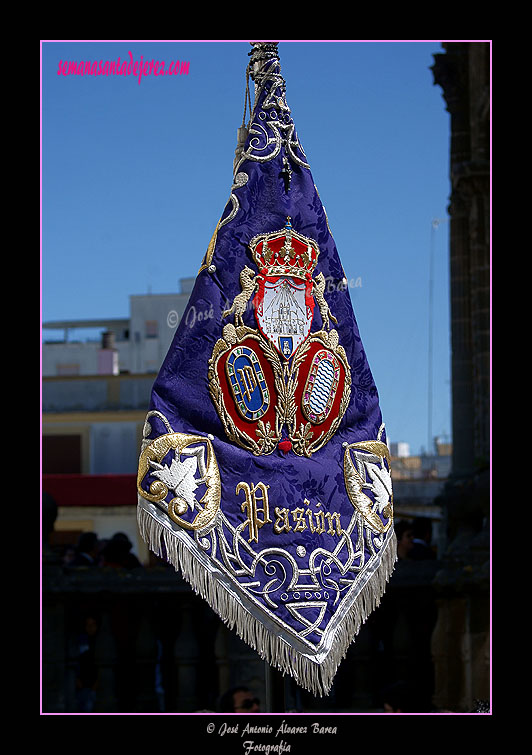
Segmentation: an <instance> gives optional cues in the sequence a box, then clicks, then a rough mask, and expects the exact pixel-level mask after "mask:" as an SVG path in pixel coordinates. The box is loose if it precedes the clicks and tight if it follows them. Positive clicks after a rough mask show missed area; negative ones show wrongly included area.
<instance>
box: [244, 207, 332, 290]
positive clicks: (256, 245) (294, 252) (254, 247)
mask: <svg viewBox="0 0 532 755" xmlns="http://www.w3.org/2000/svg"><path fill="white" fill-rule="evenodd" d="M249 248H250V249H251V253H252V255H253V259H254V261H255V264H256V265H257V267H258V268H259V270H260V271H262V272H264V273H265V274H266V275H268V276H275V275H291V276H292V277H294V278H302V279H303V280H305V279H306V278H307V277H308V276H309V275H312V273H313V271H314V268H315V267H316V265H317V262H318V256H319V253H320V250H319V248H318V245H317V244H316V242H315V241H314V240H313V239H308V238H307V237H306V236H302V235H301V234H300V233H298V232H297V231H294V229H293V228H292V223H291V222H290V217H288V218H287V219H286V225H285V227H284V228H282V229H281V230H280V231H274V232H273V233H261V234H260V235H259V236H255V237H254V238H253V239H251V241H250V242H249Z"/></svg>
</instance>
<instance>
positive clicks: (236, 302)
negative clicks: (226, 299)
mask: <svg viewBox="0 0 532 755" xmlns="http://www.w3.org/2000/svg"><path fill="white" fill-rule="evenodd" d="M240 288H241V289H242V291H241V293H239V294H237V295H236V296H235V298H234V299H233V303H232V304H231V306H230V307H229V309H226V310H225V312H223V313H222V319H224V318H225V317H229V315H232V314H234V316H235V327H238V326H239V325H241V326H242V325H244V322H243V320H242V315H243V314H244V312H245V311H246V309H247V306H248V302H249V300H250V298H251V295H252V294H253V293H255V291H256V290H257V280H256V278H255V273H254V272H253V270H251V269H250V268H249V267H247V266H246V267H245V268H244V269H243V270H242V271H241V273H240Z"/></svg>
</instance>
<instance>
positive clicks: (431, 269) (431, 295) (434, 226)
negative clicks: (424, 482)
mask: <svg viewBox="0 0 532 755" xmlns="http://www.w3.org/2000/svg"><path fill="white" fill-rule="evenodd" d="M445 222H447V221H446V219H442V218H433V219H432V222H431V224H430V250H429V339H428V340H429V342H428V402H427V403H428V409H427V414H428V420H427V455H430V454H431V449H432V446H433V437H432V393H433V375H432V373H433V324H434V313H433V310H434V238H435V235H436V230H437V228H438V226H439V225H440V223H445Z"/></svg>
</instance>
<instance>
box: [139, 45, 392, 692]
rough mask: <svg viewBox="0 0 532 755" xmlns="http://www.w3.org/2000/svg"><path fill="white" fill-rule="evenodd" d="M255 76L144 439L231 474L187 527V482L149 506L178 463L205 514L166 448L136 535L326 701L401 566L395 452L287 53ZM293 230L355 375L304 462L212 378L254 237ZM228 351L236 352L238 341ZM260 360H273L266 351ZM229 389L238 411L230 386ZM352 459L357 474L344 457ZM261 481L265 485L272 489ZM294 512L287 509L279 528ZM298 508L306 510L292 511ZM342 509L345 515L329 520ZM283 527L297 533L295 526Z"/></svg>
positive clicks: (254, 326)
mask: <svg viewBox="0 0 532 755" xmlns="http://www.w3.org/2000/svg"><path fill="white" fill-rule="evenodd" d="M249 71H250V73H251V76H252V79H253V80H254V84H255V89H256V99H255V104H254V108H253V114H252V117H251V119H250V124H249V127H248V136H247V139H246V142H245V144H243V145H242V148H241V150H240V154H239V155H238V157H237V160H236V165H235V172H234V183H233V186H232V187H231V196H230V198H229V200H228V202H227V205H226V207H225V209H224V211H223V213H222V216H221V218H220V223H219V225H218V228H217V232H216V235H215V239H214V241H215V243H214V245H213V247H212V248H211V249H210V250H209V252H208V253H207V255H206V257H205V259H204V261H203V264H202V265H201V270H200V272H199V274H198V276H197V279H196V283H195V286H194V288H193V291H192V293H191V296H190V300H189V304H188V307H187V310H186V312H185V314H184V316H183V317H182V319H181V322H180V325H179V327H178V328H177V331H176V333H175V337H174V339H173V342H172V345H171V347H170V349H169V351H168V354H167V356H166V359H165V360H164V363H163V365H162V367H161V369H160V372H159V374H158V376H157V379H156V381H155V383H154V386H153V391H152V396H151V403H150V407H149V412H148V417H147V422H146V426H145V438H144V442H143V454H145V455H146V453H148V456H149V453H150V452H149V449H150V444H151V443H153V441H155V440H156V439H157V438H160V437H162V436H168V437H169V436H171V435H172V434H180V435H182V436H189V435H190V436H194V437H205V438H209V439H210V442H211V443H212V446H211V448H212V452H213V454H214V458H215V462H216V465H217V469H218V472H219V480H220V492H219V509H218V510H217V513H216V515H215V516H214V518H213V519H211V520H210V521H209V523H208V524H207V525H206V526H205V527H203V528H201V529H200V530H198V529H187V528H186V527H181V526H179V524H177V523H176V521H181V520H180V518H179V517H177V520H176V519H175V518H174V519H173V520H170V519H169V518H168V516H167V511H168V506H169V505H170V502H171V501H172V500H173V499H174V500H175V498H176V496H175V493H176V491H178V492H179V487H178V485H179V483H177V484H175V487H174V488H173V492H172V489H171V488H170V487H169V488H168V492H167V495H166V496H165V497H164V499H162V500H159V501H154V500H153V495H152V499H149V492H150V490H152V491H158V490H159V489H160V486H159V488H157V485H155V487H150V486H152V485H153V483H154V482H157V480H158V481H159V482H160V481H161V480H162V479H163V477H164V475H163V472H164V470H165V469H168V470H169V469H170V468H171V467H172V462H173V461H174V460H175V467H174V471H175V470H177V472H180V473H181V477H182V478H183V479H185V478H186V475H187V474H188V473H190V475H192V473H193V471H194V473H195V477H194V480H195V482H194V483H191V484H192V488H193V490H192V493H190V492H189V494H190V495H192V499H191V500H192V501H193V503H194V504H195V505H196V502H200V505H196V509H195V510H201V496H202V494H203V492H204V491H205V489H206V486H207V487H208V485H209V483H208V482H207V483H205V482H204V481H202V478H201V474H200V471H198V470H200V469H201V467H198V466H197V465H195V462H191V465H189V467H186V465H185V462H186V459H187V458H188V460H189V461H190V460H191V459H193V458H199V457H193V456H192V455H191V453H192V451H193V449H194V444H193V443H192V444H191V445H189V446H188V450H187V451H186V453H185V455H183V454H181V455H179V454H178V452H176V450H175V447H174V446H171V445H170V447H169V449H168V451H167V452H166V453H165V455H164V456H160V454H159V456H157V457H156V456H155V455H154V454H152V458H151V461H150V460H148V461H147V462H145V464H144V465H143V466H142V465H141V466H140V467H139V494H140V495H139V525H140V527H141V531H142V533H143V535H144V537H145V538H146V539H147V541H148V542H149V544H150V547H152V548H153V549H154V550H156V551H157V552H160V547H159V546H161V547H162V546H163V545H164V548H165V550H166V551H167V552H168V553H172V552H173V553H174V557H173V558H170V560H172V562H173V563H174V565H175V566H176V568H181V569H182V570H183V573H184V574H185V576H186V577H187V578H188V579H189V580H190V581H191V583H192V585H193V587H194V588H195V589H196V590H197V591H198V592H200V593H201V594H202V595H203V596H204V597H205V598H206V599H207V600H208V601H209V603H210V604H211V606H212V607H213V608H214V610H216V611H217V612H218V613H219V614H220V615H221V617H222V618H223V619H224V621H226V622H227V623H228V624H229V625H230V626H233V627H235V629H236V630H237V631H238V632H239V634H240V635H241V636H243V637H244V639H246V640H247V641H248V642H249V643H250V644H251V645H252V646H253V647H255V648H256V649H257V652H258V653H259V654H260V655H261V656H262V657H265V658H266V659H267V660H269V661H270V662H271V663H272V664H274V665H276V666H278V667H279V668H281V669H282V670H283V671H286V672H289V673H291V674H292V675H293V676H294V678H296V680H297V681H298V683H300V684H301V685H302V686H305V687H307V688H309V689H311V690H313V691H314V692H315V693H319V694H322V693H324V692H325V693H327V692H328V690H329V689H330V686H331V684H332V679H333V677H334V673H335V672H336V668H337V666H338V663H339V662H340V660H341V658H342V657H343V655H344V654H345V651H346V648H347V646H348V644H349V643H350V642H351V641H352V639H353V636H354V635H355V634H356V632H357V631H358V628H359V626H360V624H361V622H362V621H364V620H365V618H367V615H368V614H369V612H370V611H371V610H372V609H373V608H374V607H375V606H376V605H377V604H378V601H379V599H380V596H381V595H382V592H383V591H384V588H385V583H386V581H387V579H388V578H389V576H390V573H391V570H392V569H393V563H394V561H395V539H394V535H393V526H391V525H392V495H391V483H390V480H389V477H390V475H389V456H386V453H385V449H384V446H385V443H386V437H385V431H384V427H383V422H382V417H381V412H380V408H379V399H378V394H377V389H376V386H375V383H374V380H373V377H372V374H371V371H370V367H369V365H368V361H367V358H366V354H365V352H364V348H363V345H362V341H361V338H360V334H359V330H358V326H357V323H356V319H355V316H354V313H353V309H352V305H351V301H350V296H349V291H348V287H347V281H346V279H345V273H344V270H343V268H342V264H341V262H340V258H339V255H338V252H337V249H336V246H335V243H334V240H333V237H332V235H331V233H330V230H329V227H328V223H327V218H326V214H325V211H324V208H323V206H322V203H321V201H320V198H319V196H318V193H317V191H316V188H315V185H314V181H313V178H312V174H311V171H310V168H309V164H308V160H307V156H306V155H305V153H304V152H303V149H302V147H301V143H300V141H299V139H298V136H297V133H296V130H295V125H294V123H293V120H292V116H291V113H290V110H289V108H288V105H287V102H286V92H285V82H284V79H283V78H282V76H281V70H280V63H279V58H278V55H277V51H276V47H275V46H271V45H270V46H268V45H262V46H261V45H255V47H254V48H253V55H252V57H251V62H250V68H249ZM287 218H289V219H290V220H289V223H291V228H292V229H293V230H294V232H296V233H297V234H300V236H301V237H304V238H307V239H311V240H313V241H314V242H315V243H316V244H317V247H318V248H319V257H318V261H317V264H316V267H315V270H314V271H313V275H314V277H316V276H317V275H319V274H323V278H324V279H325V282H326V286H325V289H324V296H325V300H326V304H327V305H328V308H329V312H330V314H331V315H332V316H333V317H334V318H335V320H336V322H331V323H325V322H324V320H323V314H322V311H321V310H320V307H319V306H317V305H316V306H314V311H313V318H312V322H311V325H310V334H309V336H308V338H307V340H308V339H309V338H312V336H313V335H314V334H316V333H319V332H321V333H325V336H324V339H325V340H324V349H325V350H326V349H327V348H329V347H328V346H327V344H328V341H327V338H328V337H329V336H328V335H327V334H328V333H330V331H331V330H334V331H336V333H337V339H336V341H337V343H338V344H339V346H340V347H343V349H344V351H345V358H346V361H347V363H348V365H349V368H350V373H349V380H350V386H347V388H346V390H348V389H349V388H350V395H349V400H348V403H347V405H346V408H345V410H344V412H343V416H342V417H341V420H340V422H339V424H338V426H337V428H336V430H335V432H334V433H333V434H332V436H331V437H330V439H329V440H328V441H327V442H326V443H325V445H323V446H322V447H320V448H319V449H317V450H315V451H314V452H312V453H311V454H309V455H308V456H307V455H305V454H301V453H300V454H298V453H296V452H295V451H294V445H293V444H290V443H288V450H281V448H285V449H286V443H285V445H282V444H281V446H279V442H280V441H279V442H278V443H277V444H276V446H275V448H274V449H273V450H271V451H270V452H268V453H261V454H257V453H253V452H251V451H250V450H249V449H248V448H246V447H244V446H243V445H242V444H240V443H239V442H237V441H235V440H234V439H230V438H229V437H228V433H227V426H226V424H225V423H224V420H223V417H221V416H220V411H219V410H218V409H217V407H216V406H215V402H214V401H213V394H212V385H211V382H212V380H213V372H212V370H211V372H209V363H210V360H212V358H213V353H214V352H215V350H216V348H218V347H217V344H218V343H219V342H220V339H222V338H223V334H224V327H225V326H227V325H228V324H232V323H233V322H234V326H235V328H234V329H233V330H231V332H232V333H233V338H234V333H235V332H236V331H237V329H238V323H237V321H236V320H235V321H233V317H232V316H225V317H224V312H226V311H227V310H228V309H229V308H230V307H231V304H232V302H233V301H234V300H235V297H237V296H238V295H239V294H240V293H241V292H242V285H241V282H240V277H239V276H240V273H241V271H242V270H243V268H245V267H246V266H247V267H248V268H249V269H250V271H252V274H254V275H255V276H257V275H259V273H260V270H259V269H258V268H257V264H256V261H255V259H254V257H253V255H252V253H251V250H250V246H249V245H250V242H251V240H252V239H254V238H255V237H257V236H259V235H261V234H273V233H274V232H277V231H280V230H282V229H283V228H285V227H286V224H287ZM192 308H193V309H192ZM242 325H243V326H245V327H247V328H249V329H250V330H252V331H254V332H257V331H258V330H259V328H258V322H257V313H256V311H255V308H254V306H253V297H250V299H249V303H248V306H247V307H246V308H245V310H244V311H243V313H242V322H241V326H242ZM327 326H328V327H327ZM226 332H227V331H226ZM239 332H240V333H242V332H243V331H239ZM330 339H331V343H333V340H332V337H330ZM336 341H334V343H336ZM221 343H222V345H223V346H224V348H226V349H230V348H235V347H236V346H237V345H238V344H236V345H235V344H234V343H231V342H229V341H228V343H227V345H225V344H224V342H223V340H222V342H221ZM299 348H300V349H301V348H302V347H299ZM329 351H331V348H329ZM257 353H258V354H259V358H260V360H262V361H263V362H265V361H266V360H265V359H264V350H263V351H262V352H261V351H260V350H258V352H257ZM295 353H296V354H297V353H298V352H297V351H296V352H295ZM292 358H294V357H292ZM281 362H282V360H281ZM283 364H284V363H283ZM276 374H277V373H276ZM305 377H306V375H299V377H298V379H299V380H304V379H305ZM216 379H218V378H216ZM220 381H221V382H223V379H222V378H220ZM217 388H219V392H221V394H222V395H223V402H224V407H225V408H227V410H228V411H229V412H230V411H231V406H229V404H230V403H231V401H232V400H233V399H232V394H231V391H230V386H229V387H228V385H220V386H217ZM217 395H219V394H217ZM270 398H271V399H272V400H273V399H274V398H275V397H270ZM233 410H234V407H233ZM250 428H251V429H250V431H249V432H250V434H251V435H253V427H252V426H251V425H250ZM312 429H313V431H315V432H317V430H318V429H319V428H312ZM288 431H289V428H288V427H283V431H282V439H281V440H284V441H287V439H288V438H289V432H288ZM197 443H198V441H196V444H197ZM205 443H207V441H205ZM360 443H362V445H357V444H360ZM371 443H373V445H364V444H371ZM198 447H201V442H199V446H198V445H196V446H195V448H196V449H197V448H198ZM201 453H204V454H206V453H207V452H206V451H205V449H204V450H203V451H201V452H198V454H199V455H201ZM349 453H353V456H352V457H350V460H351V461H352V462H353V463H352V464H350V463H348V460H347V459H346V455H347V454H349ZM187 454H188V456H187ZM205 458H206V457H205ZM209 458H211V457H209ZM156 472H158V476H157V474H155V473H156ZM175 479H177V478H175ZM175 479H174V482H175ZM180 479H181V478H180ZM188 479H189V480H191V479H192V477H191V476H189V478H188ZM243 483H245V485H243ZM259 483H263V485H264V488H263V489H261V492H260V493H259V488H258V487H257V486H258V484H259ZM239 485H240V489H239ZM246 486H247V487H246ZM384 489H385V491H386V492H385V493H384V492H383V491H384ZM264 490H266V493H264ZM237 491H238V493H237ZM246 491H247V492H246ZM350 491H351V495H350ZM353 491H354V492H353ZM146 495H148V498H147V497H146ZM383 495H385V499H384V498H383ZM364 496H365V497H364ZM178 497H179V496H178ZM184 497H185V500H186V496H184ZM265 497H266V498H267V503H266V506H265V503H264V498H265ZM246 500H247V502H248V507H247V508H246ZM361 502H362V503H361ZM189 503H190V500H189ZM385 504H386V505H385ZM252 506H254V514H255V517H256V522H258V527H259V529H257V530H256V539H255V540H250V536H251V535H252V534H253V533H252V524H251V515H250V510H251V508H252ZM190 507H191V508H192V504H191V506H190ZM183 508H184V504H182V509H183ZM182 509H180V510H182ZM283 509H285V510H286V512H287V513H286V515H285V514H283V515H282V516H281V514H279V512H280V511H281V512H282V510H283ZM294 509H296V510H298V509H301V510H302V512H303V513H299V514H293V513H292V512H293V510H294ZM320 512H323V515H322V514H320ZM368 512H369V513H368ZM333 513H336V514H338V517H336V518H334V519H332V514H333ZM326 514H330V515H331V516H326ZM366 514H368V517H369V518H367V517H366ZM193 516H194V514H193V512H189V511H188V510H187V512H184V511H183V513H182V517H183V521H184V520H186V521H187V522H192V521H193ZM371 516H373V524H371V523H369V522H370V518H371ZM267 517H268V518H269V521H266V519H267ZM320 517H321V518H320ZM375 517H377V518H375ZM247 519H248V520H249V521H248V522H247V526H246V520H247ZM276 522H277V530H276V529H275V528H274V524H275V523H276ZM283 522H285V523H286V522H288V524H289V527H290V529H288V527H286V526H285V527H284V529H283V524H282V523H283ZM338 522H339V523H340V524H338ZM320 523H321V524H322V525H325V526H319V525H320ZM279 530H281V531H279ZM321 530H323V531H321ZM174 541H175V542H176V546H175V548H174V549H172V543H173V542H174ZM207 582H209V584H208V585H207Z"/></svg>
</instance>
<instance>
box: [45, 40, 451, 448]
mask: <svg viewBox="0 0 532 755" xmlns="http://www.w3.org/2000/svg"><path fill="white" fill-rule="evenodd" d="M250 49H251V48H250V45H249V43H248V42H247V41H242V42H233V41H231V42H229V41H227V42H226V41H213V42H199V41H172V42H143V41H135V42H127V41H126V42H123V41H109V42H60V41H59V42H44V43H43V44H42V321H43V322H45V321H47V320H59V319H80V320H81V319H87V318H99V317H127V316H128V314H129V296H130V295H131V294H141V293H146V292H147V291H151V292H152V293H170V292H173V291H176V292H177V291H178V290H179V289H178V287H179V284H178V281H179V279H180V278H185V277H190V276H195V275H196V273H197V271H198V268H199V265H200V263H201V260H202V258H203V255H204V253H205V249H206V247H207V244H208V243H209V240H210V238H211V235H212V232H213V230H214V227H215V225H216V223H217V221H218V219H219V217H220V215H221V213H222V211H223V208H224V207H225V204H226V202H227V200H228V198H229V193H230V187H231V184H232V164H233V157H234V150H235V146H236V129H237V127H238V126H239V125H240V124H241V122H242V114H243V110H244V87H245V68H246V65H247V63H248V60H249V58H248V54H247V53H248V51H249V50H250ZM129 51H131V53H132V57H133V62H135V61H140V60H141V56H142V60H143V61H145V60H152V59H153V60H156V61H157V60H158V61H165V64H166V66H168V65H169V64H170V63H171V62H172V61H176V60H179V61H186V62H188V63H189V64H190V67H189V73H188V74H183V75H177V76H158V77H156V76H154V75H147V76H146V77H143V78H142V79H141V81H140V84H139V83H138V77H134V76H133V75H130V76H108V77H106V76H76V75H70V76H62V75H58V73H57V72H58V69H59V61H60V60H62V61H65V60H66V61H78V62H79V61H81V60H84V61H87V60H90V61H100V60H102V61H103V62H104V63H105V61H107V60H109V61H111V60H117V58H119V57H120V59H121V61H123V60H126V61H127V62H129V60H130V57H129ZM439 52H443V50H442V47H441V43H440V42H438V41H430V42H416V41H414V42H412V41H410V42H408V41H395V42H369V41H362V42H359V41H356V42H334V41H333V42H302V41H297V42H294V41H293V42H290V41H287V42H283V41H280V42H279V53H280V58H281V69H282V73H283V76H284V78H285V80H286V85H287V102H288V104H289V106H290V108H291V110H292V115H293V117H294V121H295V124H296V128H297V131H298V135H299V138H300V141H301V143H302V145H303V148H304V150H305V152H306V155H307V158H308V160H309V163H310V167H311V171H312V174H313V177H314V181H315V183H316V186H317V188H318V191H319V194H320V197H321V199H322V202H323V204H324V205H325V208H326V210H327V215H328V218H329V225H330V227H331V230H332V233H333V236H334V238H335V241H336V245H337V248H338V251H339V253H340V257H341V259H342V263H343V266H344V269H345V271H346V275H347V277H348V278H349V279H350V280H351V282H352V287H351V289H350V293H351V299H352V302H353V307H354V310H355V315H356V318H357V321H358V324H359V327H360V332H361V335H362V340H363V343H364V347H365V349H366V353H367V356H368V359H369V362H370V366H371V369H372V371H373V374H374V377H375V381H376V383H377V387H378V389H379V395H380V400H381V406H382V411H383V415H384V421H385V423H386V427H387V431H388V435H389V438H390V440H391V441H399V440H403V441H406V442H409V443H410V446H411V451H412V453H415V452H418V451H419V450H420V449H421V447H426V446H427V424H428V389H427V383H428V315H429V294H428V289H429V287H428V281H429V257H430V249H431V236H432V238H433V250H434V309H433V313H434V331H433V333H434V336H433V338H434V352H433V353H434V357H433V370H434V393H433V397H434V398H433V401H434V407H433V422H432V427H433V434H434V435H437V434H445V433H446V434H447V435H450V433H451V425H450V341H449V274H448V264H449V263H448V260H449V250H448V237H449V224H448V216H447V206H448V200H449V194H450V184H449V126H450V121H449V114H448V113H447V111H446V110H445V102H444V100H443V97H442V92H441V89H440V87H438V86H435V85H434V84H433V77H432V72H431V71H430V66H431V65H433V63H434V59H433V54H435V53H439ZM435 218H437V219H439V220H440V221H442V222H441V223H440V225H439V226H438V228H437V229H436V231H435V232H434V233H433V234H432V233H431V226H432V221H433V219H435ZM44 334H45V332H44V331H43V335H44Z"/></svg>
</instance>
